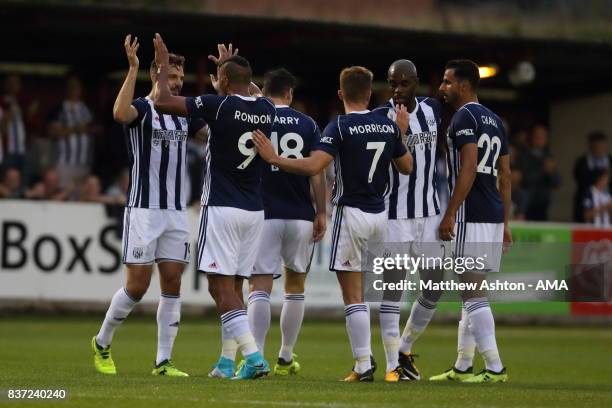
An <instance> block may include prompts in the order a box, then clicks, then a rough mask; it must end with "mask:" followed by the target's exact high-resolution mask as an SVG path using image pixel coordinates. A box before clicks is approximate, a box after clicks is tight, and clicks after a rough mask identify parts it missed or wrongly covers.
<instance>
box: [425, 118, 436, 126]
mask: <svg viewBox="0 0 612 408" xmlns="http://www.w3.org/2000/svg"><path fill="white" fill-rule="evenodd" d="M436 125H437V123H436V119H434V118H427V126H429V127H433V126H436Z"/></svg>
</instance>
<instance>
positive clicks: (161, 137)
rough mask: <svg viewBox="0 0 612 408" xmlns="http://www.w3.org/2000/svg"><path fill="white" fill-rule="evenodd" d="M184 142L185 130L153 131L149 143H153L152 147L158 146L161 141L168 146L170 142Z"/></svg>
mask: <svg viewBox="0 0 612 408" xmlns="http://www.w3.org/2000/svg"><path fill="white" fill-rule="evenodd" d="M185 140H187V131H186V130H163V129H153V135H152V138H151V143H153V146H158V145H159V144H160V143H161V142H162V141H164V142H166V143H167V144H168V143H170V142H175V143H176V142H184V141H185ZM167 144H166V145H167Z"/></svg>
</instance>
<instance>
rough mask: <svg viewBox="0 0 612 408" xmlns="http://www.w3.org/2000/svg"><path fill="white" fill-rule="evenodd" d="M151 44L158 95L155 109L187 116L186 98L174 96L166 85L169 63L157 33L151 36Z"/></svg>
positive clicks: (166, 51) (164, 46) (162, 41)
mask: <svg viewBox="0 0 612 408" xmlns="http://www.w3.org/2000/svg"><path fill="white" fill-rule="evenodd" d="M153 46H154V48H155V64H156V65H157V67H158V70H157V88H158V89H157V91H158V96H157V99H156V100H155V110H156V111H158V112H160V113H166V114H169V115H177V116H183V117H187V116H189V111H188V110H187V104H186V103H185V100H186V98H184V97H182V96H174V95H172V93H171V92H170V87H169V86H168V68H169V67H168V66H169V65H170V64H169V56H168V48H167V47H166V44H165V43H164V40H163V39H162V38H161V35H159V34H158V33H155V38H153Z"/></svg>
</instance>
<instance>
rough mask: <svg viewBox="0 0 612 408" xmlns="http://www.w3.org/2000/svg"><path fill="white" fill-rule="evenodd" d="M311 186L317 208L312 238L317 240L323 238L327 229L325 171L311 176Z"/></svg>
mask: <svg viewBox="0 0 612 408" xmlns="http://www.w3.org/2000/svg"><path fill="white" fill-rule="evenodd" d="M310 186H311V187H312V191H313V194H314V202H315V206H316V208H317V213H316V215H315V219H314V223H313V228H312V238H313V240H314V241H315V242H318V241H320V240H322V239H323V236H324V235H325V230H326V229H327V182H326V180H325V171H322V172H320V173H319V174H317V175H315V176H311V177H310Z"/></svg>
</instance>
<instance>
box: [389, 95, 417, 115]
mask: <svg viewBox="0 0 612 408" xmlns="http://www.w3.org/2000/svg"><path fill="white" fill-rule="evenodd" d="M414 102H415V104H414V110H413V111H412V112H408V113H410V114H411V115H414V114H415V113H416V111H417V110H419V100H418V99H417V98H414ZM389 103H390V104H391V106H392V107H393V109H395V103H394V102H393V98H391V99H389Z"/></svg>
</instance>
